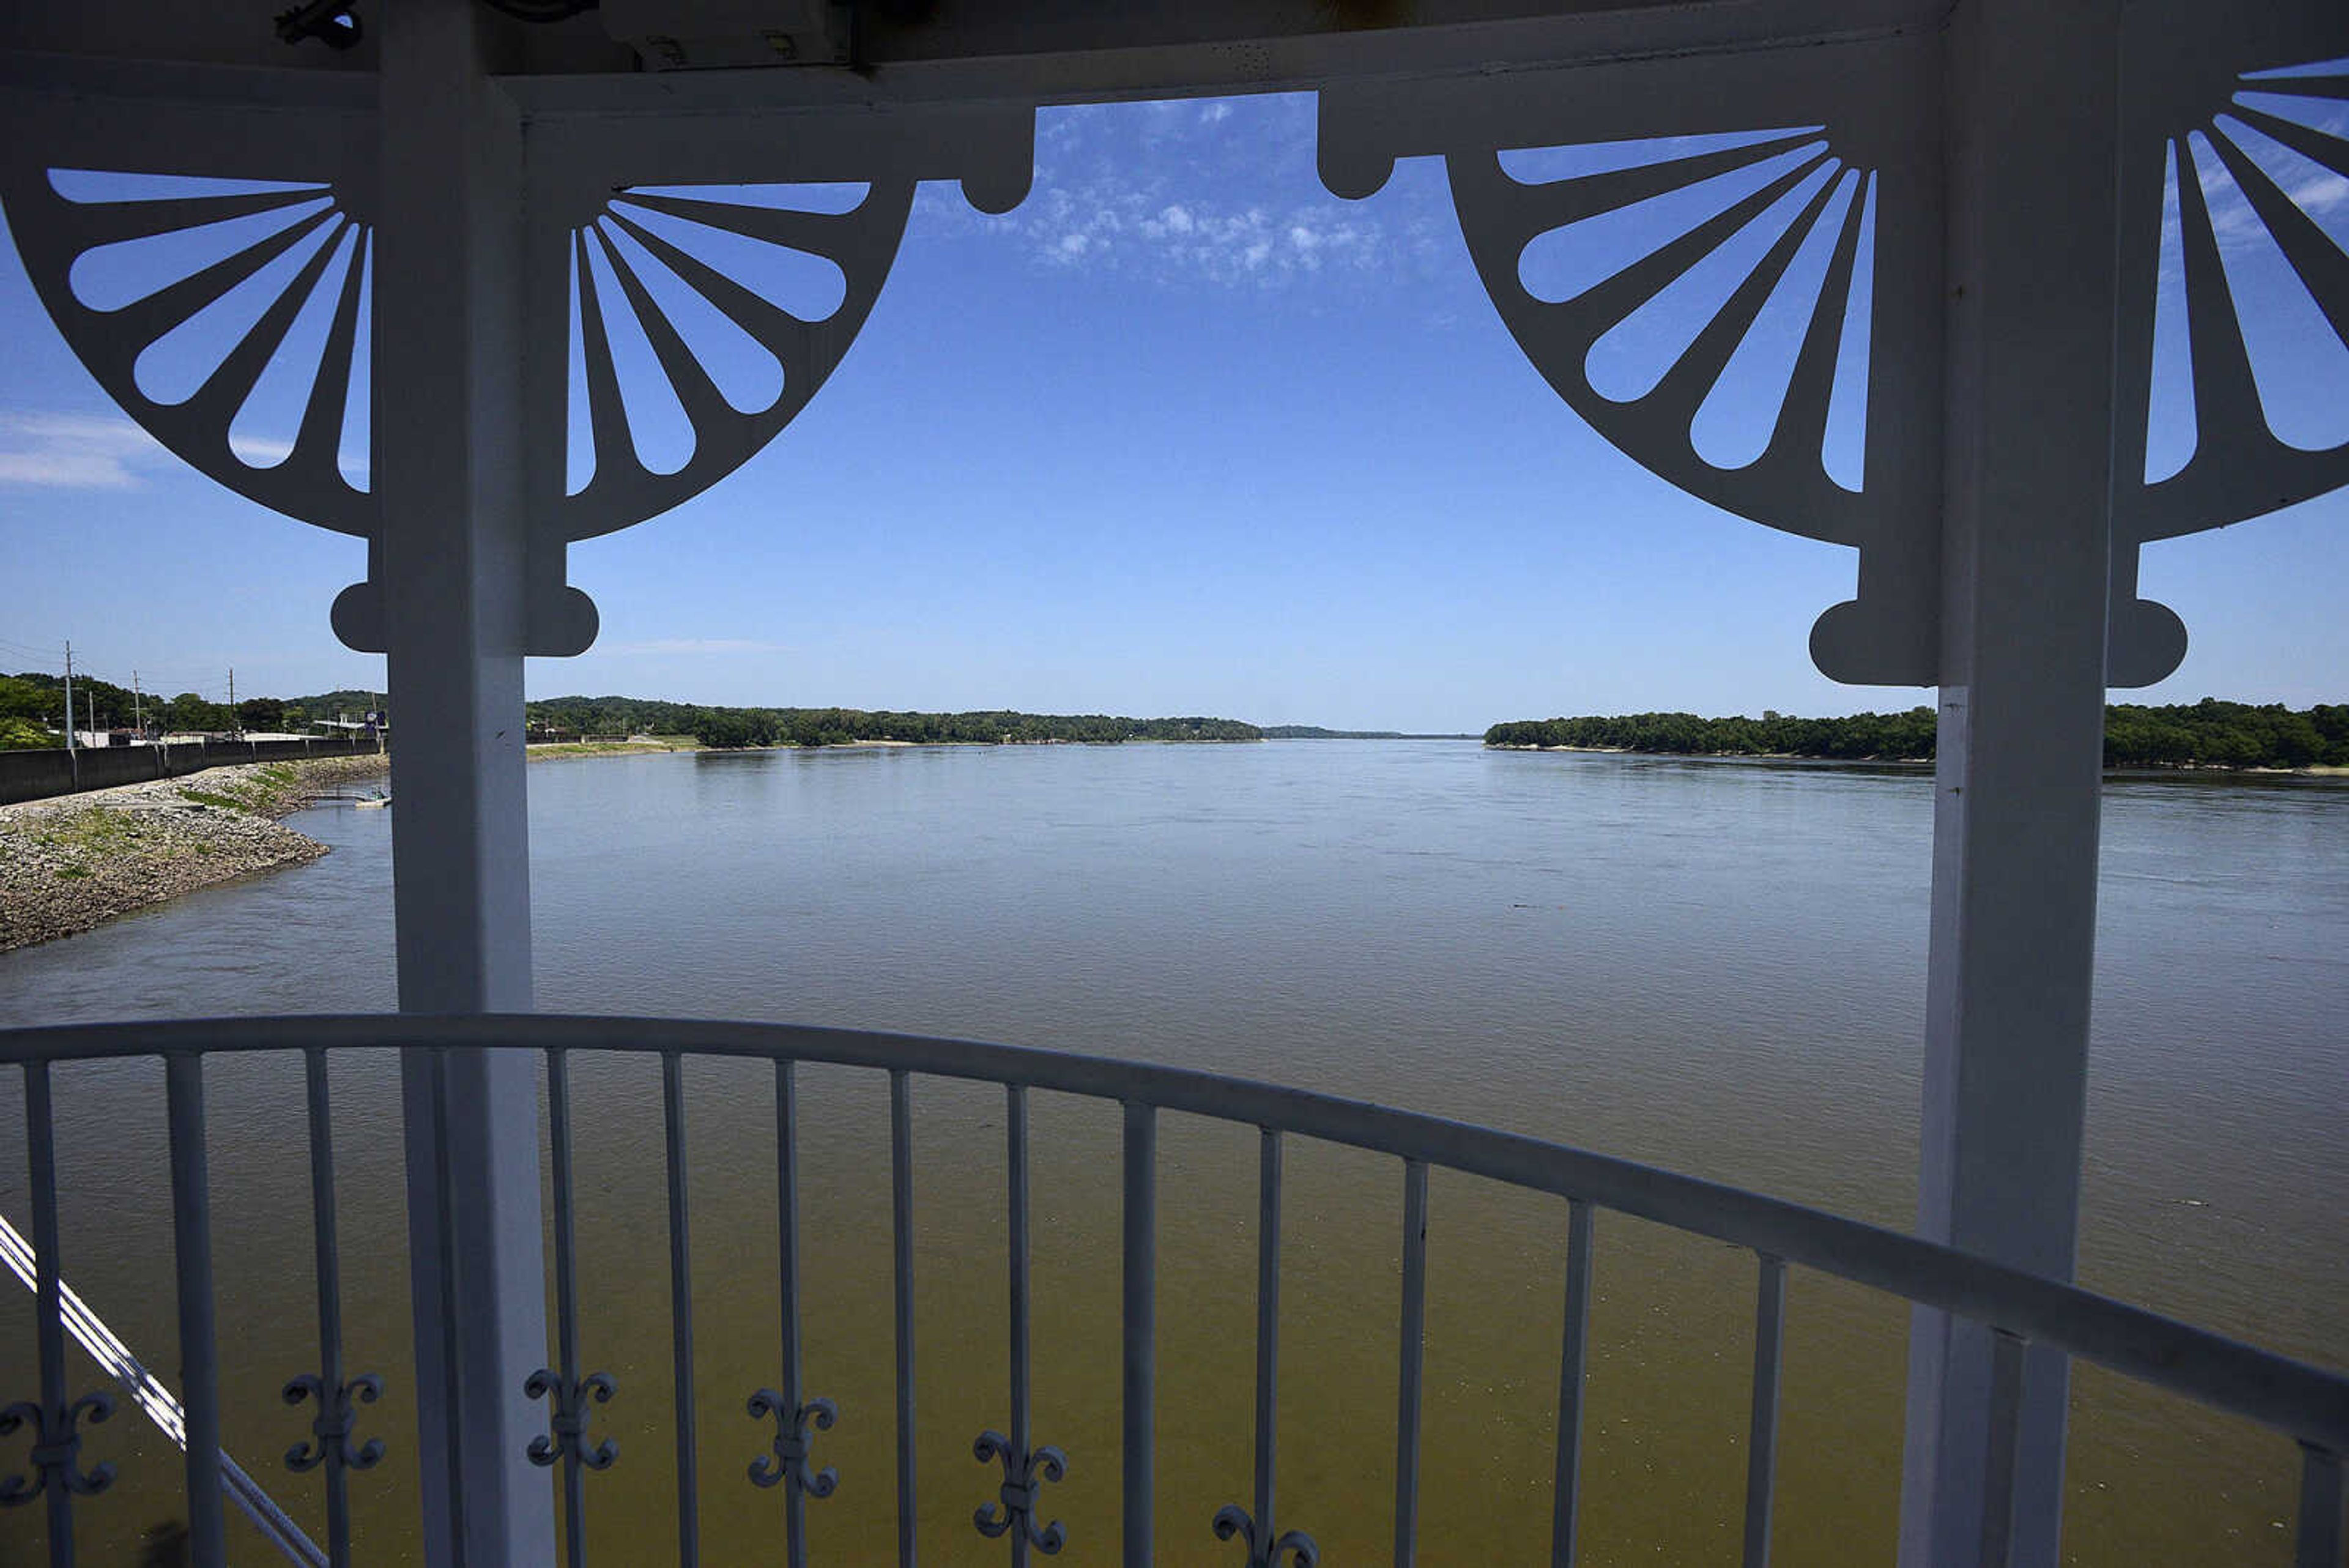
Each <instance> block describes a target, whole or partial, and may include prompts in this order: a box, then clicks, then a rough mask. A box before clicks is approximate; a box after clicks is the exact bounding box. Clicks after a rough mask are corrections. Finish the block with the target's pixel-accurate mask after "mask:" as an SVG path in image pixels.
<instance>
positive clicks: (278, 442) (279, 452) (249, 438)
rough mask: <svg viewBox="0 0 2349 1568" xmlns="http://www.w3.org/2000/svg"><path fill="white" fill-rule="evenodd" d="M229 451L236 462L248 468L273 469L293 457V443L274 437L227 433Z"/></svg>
mask: <svg viewBox="0 0 2349 1568" xmlns="http://www.w3.org/2000/svg"><path fill="white" fill-rule="evenodd" d="M228 449H229V451H231V452H234V453H236V456H237V461H238V462H243V464H245V465H246V466H247V467H249V468H274V467H276V466H277V465H278V464H279V463H281V462H285V460H286V459H287V458H289V457H292V456H293V455H294V443H293V442H292V441H285V440H282V439H280V438H278V437H276V436H255V435H238V434H236V433H235V432H234V431H231V432H229V438H228Z"/></svg>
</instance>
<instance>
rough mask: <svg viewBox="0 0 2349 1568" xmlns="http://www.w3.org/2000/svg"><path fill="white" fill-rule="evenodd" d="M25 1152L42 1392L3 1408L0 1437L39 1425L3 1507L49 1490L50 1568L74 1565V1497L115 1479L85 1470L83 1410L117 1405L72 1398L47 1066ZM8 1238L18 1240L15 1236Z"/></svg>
mask: <svg viewBox="0 0 2349 1568" xmlns="http://www.w3.org/2000/svg"><path fill="white" fill-rule="evenodd" d="M25 1148H26V1154H27V1155H28V1156H29V1157H30V1159H31V1163H32V1178H33V1298H34V1306H33V1310H34V1314H35V1317H34V1334H35V1337H36V1341H37V1349H36V1358H37V1359H38V1360H39V1362H40V1365H41V1387H40V1397H39V1400H38V1402H37V1403H35V1402H34V1401H32V1400H19V1401H18V1402H16V1403H15V1404H12V1405H10V1406H8V1407H6V1408H5V1409H0V1432H13V1431H15V1430H16V1428H18V1427H19V1426H21V1425H25V1424H27V1423H29V1424H30V1425H31V1427H32V1428H33V1479H32V1480H30V1481H27V1480H25V1479H24V1478H23V1477H21V1476H8V1477H6V1478H5V1479H0V1506H6V1507H12V1508H13V1507H20V1506H22V1505H23V1504H26V1503H29V1502H31V1501H33V1499H34V1498H36V1497H38V1496H41V1495H42V1494H44V1493H46V1494H47V1498H48V1501H47V1505H46V1511H47V1516H48V1533H49V1563H50V1568H73V1560H74V1538H73V1500H74V1495H75V1494H76V1493H77V1492H80V1493H88V1492H96V1491H103V1490H106V1488H107V1487H108V1485H109V1484H110V1483H111V1482H112V1481H113V1480H114V1467H113V1466H112V1465H108V1464H99V1465H93V1466H92V1467H91V1468H90V1469H88V1470H87V1471H85V1470H83V1469H80V1468H79V1456H80V1450H81V1434H80V1432H79V1431H78V1429H77V1428H78V1425H79V1423H80V1421H81V1417H82V1416H83V1415H84V1414H85V1413H87V1414H88V1417H89V1418H90V1424H91V1425H93V1426H95V1425H97V1424H98V1422H100V1421H103V1420H105V1419H106V1418H107V1417H109V1416H110V1415H112V1414H113V1413H114V1401H113V1399H112V1398H111V1397H109V1396H107V1395H104V1394H86V1395H84V1396H82V1397H80V1398H79V1399H77V1400H74V1401H72V1402H71V1403H70V1404H68V1403H67V1399H66V1324H65V1297H66V1283H65V1265H64V1262H63V1261H62V1260H61V1259H60V1258H59V1257H58V1255H57V1246H58V1242H57V1122H56V1117H55V1115H54V1112H53V1109H52V1106H51V1105H50V1100H49V1064H47V1062H27V1063H26V1064H25ZM8 1235H9V1236H10V1238H11V1239H14V1237H15V1235H16V1233H15V1232H14V1231H9V1232H8Z"/></svg>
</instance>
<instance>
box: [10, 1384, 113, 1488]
mask: <svg viewBox="0 0 2349 1568" xmlns="http://www.w3.org/2000/svg"><path fill="white" fill-rule="evenodd" d="M113 1414H114V1401H113V1400H112V1399H111V1398H109V1397H107V1396H106V1395H103V1394H85V1395H83V1396H82V1397H80V1398H78V1399H77V1400H75V1401H74V1402H73V1403H72V1404H71V1405H68V1406H67V1407H64V1408H63V1409H57V1408H56V1407H43V1406H39V1405H36V1404H34V1403H33V1402H32V1401H31V1400H29V1399H20V1400H18V1401H17V1402H16V1404H14V1405H11V1406H9V1407H7V1408H6V1409H5V1410H0V1437H5V1436H7V1435H8V1434H9V1433H11V1432H13V1431H15V1430H16V1428H19V1427H30V1428H33V1432H34V1438H33V1453H32V1459H33V1479H32V1480H29V1481H28V1480H26V1479H25V1478H24V1477H23V1476H10V1477H8V1478H7V1479H6V1480H0V1508H11V1507H15V1506H16V1504H19V1503H26V1502H30V1501H33V1500H34V1499H35V1498H36V1497H38V1496H40V1495H41V1494H42V1493H43V1492H45V1491H47V1490H48V1489H49V1487H50V1486H51V1485H52V1484H54V1485H57V1486H61V1487H63V1488H64V1489H65V1490H67V1491H68V1492H74V1493H78V1494H79V1495H81V1496H84V1497H87V1496H88V1495H89V1494H90V1493H92V1492H98V1491H104V1490H106V1489H107V1488H108V1487H109V1486H112V1485H113V1484H114V1467H113V1466H112V1465H109V1464H102V1463H101V1464H96V1465H92V1466H91V1467H90V1468H89V1469H86V1470H85V1469H81V1468H80V1467H79V1466H78V1464H77V1463H76V1462H75V1461H76V1459H78V1458H79V1456H80V1453H81V1418H82V1417H84V1416H85V1415H86V1416H88V1417H89V1424H90V1425H91V1426H93V1427H95V1426H97V1425H98V1423H99V1422H100V1421H103V1420H105V1419H106V1418H107V1417H109V1416H111V1415H113Z"/></svg>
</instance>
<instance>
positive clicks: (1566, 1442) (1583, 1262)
mask: <svg viewBox="0 0 2349 1568" xmlns="http://www.w3.org/2000/svg"><path fill="white" fill-rule="evenodd" d="M1566 1214H1567V1220H1566V1330H1565V1335H1564V1343H1563V1344H1562V1345H1560V1346H1559V1350H1558V1358H1557V1512H1556V1515H1555V1516H1554V1518H1553V1519H1552V1521H1551V1523H1550V1550H1549V1556H1550V1563H1551V1565H1552V1568H1574V1537H1575V1529H1576V1525H1577V1523H1578V1521H1579V1519H1580V1506H1579V1505H1580V1494H1581V1489H1582V1379H1583V1368H1584V1366H1585V1365H1586V1363H1587V1359H1588V1354H1589V1347H1590V1243H1591V1236H1592V1226H1591V1210H1590V1204H1589V1203H1588V1200H1586V1199H1580V1198H1569V1199H1567V1204H1566Z"/></svg>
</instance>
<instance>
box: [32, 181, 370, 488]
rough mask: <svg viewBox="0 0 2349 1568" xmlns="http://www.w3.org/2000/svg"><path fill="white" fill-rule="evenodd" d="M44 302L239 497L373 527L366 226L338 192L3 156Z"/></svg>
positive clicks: (132, 408)
mask: <svg viewBox="0 0 2349 1568" xmlns="http://www.w3.org/2000/svg"><path fill="white" fill-rule="evenodd" d="M0 182H5V183H0V199H5V202H6V204H7V212H8V224H9V230H10V232H11V234H13V235H14V236H15V238H16V245H17V248H18V251H19V252H20V253H21V254H22V255H23V257H24V260H25V265H26V272H27V273H28V274H29V275H30V276H31V278H32V282H33V286H34V287H35V289H36V291H37V292H38V293H39V295H40V297H41V300H42V303H43V304H44V305H45V306H47V309H48V312H49V315H50V317H51V318H52V319H53V320H54V321H56V323H57V326H58V327H59V329H60V330H61V331H62V332H63V333H64V334H65V336H66V337H67V341H68V342H70V343H71V344H72V345H73V348H74V349H75V351H76V352H77V353H78V355H79V356H80V358H81V360H82V362H83V364H85V365H86V366H88V369H89V371H90V373H91V374H92V375H93V376H94V377H96V378H97V379H98V384H99V385H100V386H102V387H104V388H105V389H106V390H107V392H108V393H109V395H111V396H112V397H113V398H114V400H116V401H117V402H118V403H119V404H120V405H121V406H122V408H123V410H125V411H126V412H128V413H129V414H130V416H131V417H132V418H134V419H135V420H137V421H139V423H140V425H142V426H143V427H145V428H146V430H147V431H149V432H150V434H152V435H153V436H155V438H156V439H157V440H159V441H161V442H162V443H163V444H164V445H165V446H167V447H169V448H170V449H171V451H172V452H174V453H176V454H177V455H178V456H180V457H181V459H183V460H184V461H186V462H188V463H190V464H191V465H192V466H194V467H195V468H197V469H199V470H201V471H202V472H204V473H207V474H209V475H211V476H212V478H213V479H215V480H218V481H219V482H220V483H222V484H225V485H227V486H228V487H229V488H230V489H232V490H233V491H235V492H237V493H240V494H242V495H245V496H248V497H250V498H251V499H253V500H254V501H257V502H259V503H261V504H263V505H264V506H269V507H272V508H274V509H275V510H277V511H280V512H283V513H285V514H287V515H288V516H292V517H296V518H299V519H301V520H302V521H304V522H308V523H315V524H318V525H319V526H321V527H325V528H331V529H335V530H336V531H338V532H341V533H345V534H357V535H366V534H368V533H369V532H371V530H372V528H373V526H374V524H373V518H374V507H373V505H372V504H371V503H370V501H369V499H368V496H367V429H366V420H367V379H368V378H367V332H368V321H367V279H368V268H369V263H370V259H371V256H372V252H373V243H372V242H373V234H372V230H371V228H370V226H369V224H368V223H367V220H366V219H365V217H364V216H362V215H360V214H358V213H354V212H353V211H352V210H351V207H350V204H349V203H348V202H347V201H346V200H345V199H344V198H343V196H342V195H341V194H339V193H338V192H337V191H336V188H335V187H334V186H333V185H331V184H329V183H326V182H317V183H302V182H256V181H224V180H214V179H197V178H191V177H181V176H158V175H152V174H138V173H126V172H121V171H110V170H92V169H55V170H52V169H49V168H46V167H43V166H41V165H40V164H38V163H37V162H25V161H16V162H11V163H8V164H7V165H6V166H5V168H0Z"/></svg>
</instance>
